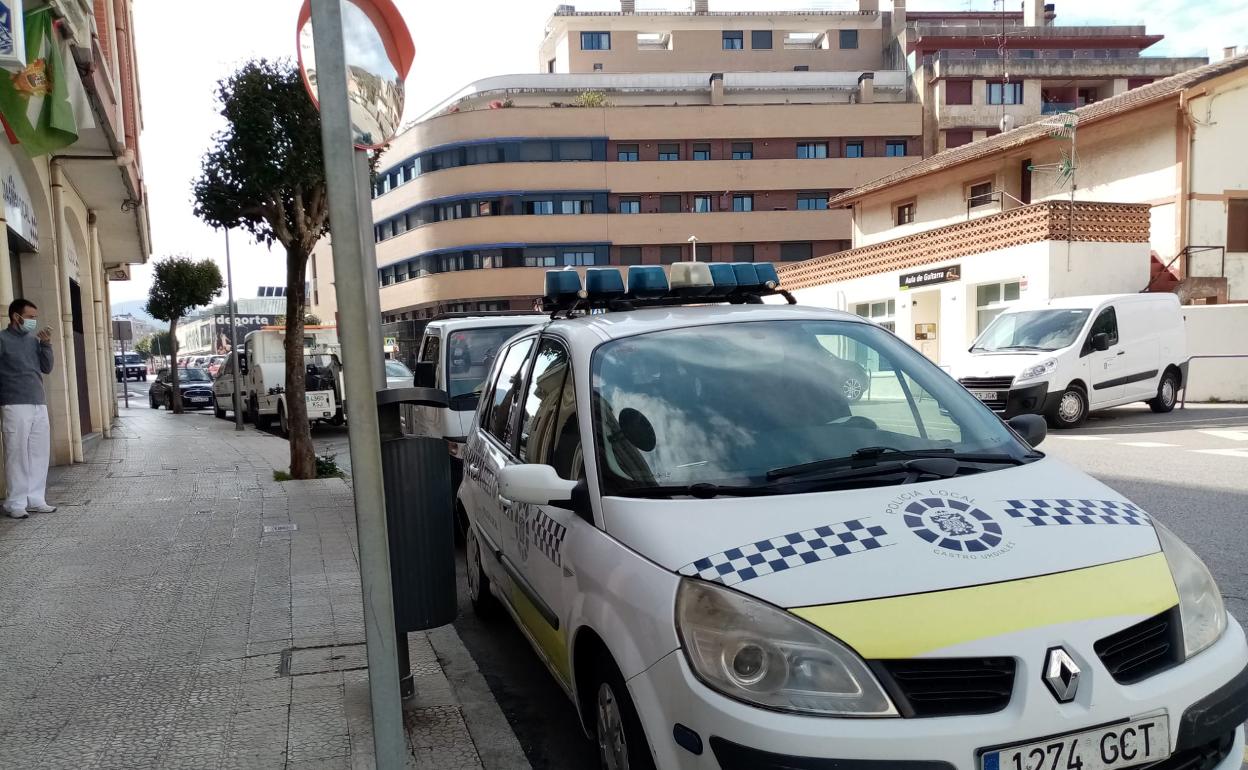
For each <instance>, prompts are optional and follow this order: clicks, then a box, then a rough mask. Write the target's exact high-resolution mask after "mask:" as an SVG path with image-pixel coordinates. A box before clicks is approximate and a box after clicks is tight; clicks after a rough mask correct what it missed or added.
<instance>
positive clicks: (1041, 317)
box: [971, 308, 1092, 353]
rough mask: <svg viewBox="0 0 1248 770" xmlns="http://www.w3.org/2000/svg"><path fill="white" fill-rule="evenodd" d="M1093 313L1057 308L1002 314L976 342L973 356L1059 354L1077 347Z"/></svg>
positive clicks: (1077, 309) (1080, 309)
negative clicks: (1007, 352)
mask: <svg viewBox="0 0 1248 770" xmlns="http://www.w3.org/2000/svg"><path fill="white" fill-rule="evenodd" d="M1091 312H1092V311H1091V310H1089V309H1087V308H1062V309H1056V308H1054V309H1046V310H1022V311H1019V312H1017V313H1002V314H1001V315H999V316H997V317H996V318H995V319H993V322H992V323H990V324H988V328H987V329H984V332H983V334H980V335H979V339H977V340H975V345H974V346H973V347H972V348H971V352H972V353H974V352H975V351H980V350H982V351H984V352H986V353H996V352H1004V351H1020V352H1027V351H1030V350H1034V351H1043V350H1060V349H1061V348H1065V347H1069V346H1070V345H1072V344H1073V343H1074V341H1075V339H1076V338H1077V337H1078V336H1079V331H1080V330H1081V329H1082V328H1083V324H1084V322H1085V321H1087V320H1088V315H1089V314H1090V313H1091Z"/></svg>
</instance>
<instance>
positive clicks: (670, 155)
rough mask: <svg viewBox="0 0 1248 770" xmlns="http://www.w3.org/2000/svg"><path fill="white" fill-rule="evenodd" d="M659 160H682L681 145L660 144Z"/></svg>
mask: <svg viewBox="0 0 1248 770" xmlns="http://www.w3.org/2000/svg"><path fill="white" fill-rule="evenodd" d="M659 160H680V145H679V144H660V145H659Z"/></svg>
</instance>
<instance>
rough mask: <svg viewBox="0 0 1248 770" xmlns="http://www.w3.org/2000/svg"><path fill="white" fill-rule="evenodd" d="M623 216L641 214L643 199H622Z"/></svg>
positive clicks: (621, 211) (621, 210)
mask: <svg viewBox="0 0 1248 770" xmlns="http://www.w3.org/2000/svg"><path fill="white" fill-rule="evenodd" d="M620 213H621V214H640V213H641V198H620Z"/></svg>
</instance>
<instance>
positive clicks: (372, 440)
mask: <svg viewBox="0 0 1248 770" xmlns="http://www.w3.org/2000/svg"><path fill="white" fill-rule="evenodd" d="M311 5H312V33H313V38H314V40H315V42H316V65H317V73H316V75H317V78H316V80H317V87H318V91H319V93H318V96H319V100H320V103H321V144H322V147H323V148H324V154H325V178H326V182H327V186H328V188H329V221H330V229H331V234H332V236H333V257H334V291H335V293H336V296H337V300H338V323H339V326H340V328H339V339H340V340H341V342H342V357H343V360H344V361H343V362H344V365H345V367H346V370H347V371H348V372H350V375H349V376H347V377H344V378H343V379H344V385H345V387H346V402H347V405H348V408H349V409H350V412H349V417H348V420H349V423H348V424H349V426H350V427H349V429H348V431H347V439H348V441H349V443H350V449H351V469H352V477H353V479H352V489H353V491H354V494H355V523H356V530H357V532H358V535H359V544H360V584H361V587H362V588H363V593H364V636H365V642H366V645H367V650H368V684H369V692H370V695H371V700H372V712H373V748H374V751H375V753H376V760H377V767H378V770H397V769H398V768H402V767H403V766H404V764H405V762H406V754H407V747H406V737H405V735H404V732H403V713H402V705H401V701H400V698H399V667H398V655H397V654H396V650H397V648H396V644H395V631H394V597H393V594H392V589H391V584H390V549H389V541H388V535H387V531H386V499H385V491H384V487H383V486H382V472H381V437H380V431H379V427H378V422H379V421H378V415H377V391H378V388H377V375H378V372H377V370H376V368H375V367H373V366H370V365H369V364H370V360H369V359H370V353H371V351H370V349H369V346H370V341H369V340H370V337H371V336H372V335H370V333H369V328H368V327H369V325H370V324H376V323H378V322H379V321H380V319H376V318H371V317H369V311H368V307H369V302H368V299H367V298H368V296H369V293H370V292H371V293H373V294H376V293H377V291H378V286H377V272H376V270H375V269H374V268H372V267H370V266H368V265H366V264H365V255H364V254H363V253H362V252H363V248H362V246H363V243H364V234H363V228H364V223H363V222H362V221H361V217H360V212H361V206H360V199H359V197H358V196H360V195H367V191H366V190H360V188H359V184H358V181H359V180H358V177H357V173H356V166H355V163H356V158H355V147H354V146H353V144H352V130H351V116H350V112H349V104H348V101H347V66H346V57H345V54H344V51H343V30H342V7H341V0H312V3H311ZM371 224H372V223H371V218H370V222H369V225H370V229H371Z"/></svg>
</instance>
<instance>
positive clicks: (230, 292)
mask: <svg viewBox="0 0 1248 770" xmlns="http://www.w3.org/2000/svg"><path fill="white" fill-rule="evenodd" d="M225 290H226V297H227V298H228V300H229V303H230V371H231V372H232V373H233V374H232V375H231V376H232V377H233V378H234V383H233V388H232V390H233V391H234V399H233V400H234V430H236V431H239V430H242V429H243V396H242V394H241V393H239V390H240V388H239V385H240V375H239V372H238V324H237V323H235V322H234V268H233V265H231V263H230V230H229V228H228V227H227V228H226V229H225Z"/></svg>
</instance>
